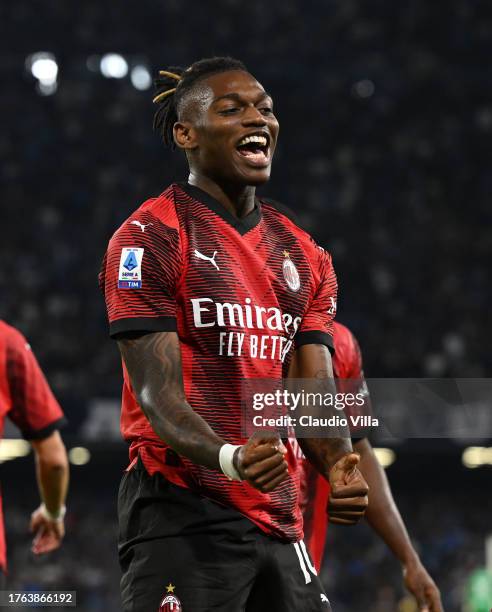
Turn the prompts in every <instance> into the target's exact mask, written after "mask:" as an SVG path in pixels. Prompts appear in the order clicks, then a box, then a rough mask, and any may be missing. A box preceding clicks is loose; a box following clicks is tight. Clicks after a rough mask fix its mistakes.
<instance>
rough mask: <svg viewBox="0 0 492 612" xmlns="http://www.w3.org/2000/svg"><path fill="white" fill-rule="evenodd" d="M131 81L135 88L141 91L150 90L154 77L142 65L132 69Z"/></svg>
mask: <svg viewBox="0 0 492 612" xmlns="http://www.w3.org/2000/svg"><path fill="white" fill-rule="evenodd" d="M130 79H131V81H132V85H133V87H135V89H139V90H141V91H143V90H145V89H148V88H149V87H150V86H151V85H152V77H151V75H150V72H149V70H148V69H147V68H146V67H145V66H142V65H140V64H139V65H138V66H135V67H134V68H132V71H131V73H130Z"/></svg>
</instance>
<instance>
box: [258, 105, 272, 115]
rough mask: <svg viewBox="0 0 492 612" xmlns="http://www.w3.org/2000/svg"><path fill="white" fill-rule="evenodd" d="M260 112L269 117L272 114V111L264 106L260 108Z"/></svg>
mask: <svg viewBox="0 0 492 612" xmlns="http://www.w3.org/2000/svg"><path fill="white" fill-rule="evenodd" d="M260 112H261V113H263V114H264V115H271V114H272V113H273V109H271V108H270V107H269V106H264V107H263V108H260Z"/></svg>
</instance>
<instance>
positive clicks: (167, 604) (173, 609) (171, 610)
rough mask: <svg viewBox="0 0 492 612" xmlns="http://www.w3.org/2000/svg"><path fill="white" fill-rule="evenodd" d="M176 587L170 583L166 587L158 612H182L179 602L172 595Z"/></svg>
mask: <svg viewBox="0 0 492 612" xmlns="http://www.w3.org/2000/svg"><path fill="white" fill-rule="evenodd" d="M175 588H176V587H175V586H173V585H172V584H171V583H169V585H168V586H167V587H166V591H167V593H166V595H165V596H164V598H163V600H162V601H161V605H160V606H159V612H183V608H182V607H181V602H180V601H179V599H178V598H177V597H176V595H175V594H174V589H175Z"/></svg>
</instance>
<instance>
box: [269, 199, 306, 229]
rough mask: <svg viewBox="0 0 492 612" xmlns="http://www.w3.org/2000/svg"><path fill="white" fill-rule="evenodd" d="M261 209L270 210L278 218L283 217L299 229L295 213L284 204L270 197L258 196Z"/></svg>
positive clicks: (297, 217) (299, 225) (299, 224)
mask: <svg viewBox="0 0 492 612" xmlns="http://www.w3.org/2000/svg"><path fill="white" fill-rule="evenodd" d="M260 201H261V204H262V208H263V210H266V211H268V212H270V213H271V214H273V215H276V216H278V217H279V218H284V219H285V221H286V222H290V223H291V224H293V225H295V226H296V227H297V228H299V229H301V223H300V220H299V216H298V215H297V213H296V212H295V211H294V210H292V208H289V207H288V206H286V205H285V204H282V203H281V202H279V201H278V200H274V199H272V198H260Z"/></svg>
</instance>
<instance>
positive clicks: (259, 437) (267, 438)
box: [246, 431, 282, 446]
mask: <svg viewBox="0 0 492 612" xmlns="http://www.w3.org/2000/svg"><path fill="white" fill-rule="evenodd" d="M279 442H280V443H282V440H281V439H280V435H279V434H278V433H276V432H272V431H257V432H255V433H254V434H252V435H251V436H250V438H249V440H248V441H247V443H246V444H248V445H251V446H260V445H263V444H270V445H272V446H275V445H276V444H278V443H279Z"/></svg>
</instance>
